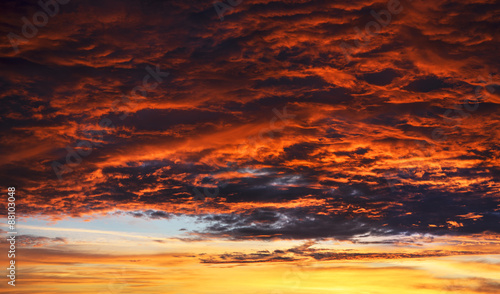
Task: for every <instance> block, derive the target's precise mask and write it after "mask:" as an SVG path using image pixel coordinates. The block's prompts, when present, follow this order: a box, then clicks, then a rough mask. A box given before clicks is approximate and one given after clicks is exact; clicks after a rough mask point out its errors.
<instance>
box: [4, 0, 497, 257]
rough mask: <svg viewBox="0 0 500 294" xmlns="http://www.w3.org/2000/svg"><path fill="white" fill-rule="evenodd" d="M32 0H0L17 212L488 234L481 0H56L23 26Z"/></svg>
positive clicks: (491, 0)
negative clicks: (49, 12)
mask: <svg viewBox="0 0 500 294" xmlns="http://www.w3.org/2000/svg"><path fill="white" fill-rule="evenodd" d="M36 2H37V1H14V0H10V1H2V2H1V4H0V9H1V10H2V11H8V12H9V13H6V14H4V13H2V17H1V25H0V31H1V35H2V36H3V37H2V43H1V44H2V45H1V47H0V89H1V91H0V101H1V103H2V107H1V108H0V112H1V116H0V120H1V124H0V128H1V131H2V135H3V136H2V141H1V143H0V150H1V154H2V157H1V159H0V166H1V171H2V183H3V184H5V185H6V186H16V187H17V190H18V192H17V194H16V195H17V197H18V200H17V201H18V204H19V209H21V212H22V213H24V214H30V215H46V216H50V217H51V218H52V219H60V218H63V217H65V216H85V215H93V214H96V213H108V212H110V213H111V212H113V211H114V210H116V209H120V210H122V211H129V212H130V213H131V214H132V215H134V216H136V217H147V218H153V219H159V218H165V219H168V218H169V217H171V216H172V215H173V214H176V215H197V217H198V219H199V220H200V221H201V222H203V223H206V224H207V227H206V229H205V230H204V231H198V232H193V233H194V234H198V235H200V236H204V237H206V238H228V239H237V240H238V239H321V238H336V239H340V240H348V239H352V238H354V237H356V236H363V235H365V236H366V235H380V236H385V235H391V234H411V233H433V234H437V235H442V234H476V233H483V232H495V233H499V232H500V227H499V226H498V224H499V221H500V211H499V204H500V202H499V197H500V194H499V191H500V182H499V176H500V169H499V155H500V149H499V137H500V136H499V135H500V126H499V122H500V117H499V114H498V113H499V105H500V79H499V75H498V69H499V68H500V61H499V60H498V53H497V48H498V47H499V45H500V44H499V41H498V38H499V36H500V33H499V31H498V27H499V25H500V6H499V5H498V3H497V2H496V1H495V0H468V1H445V0H436V1H420V0H413V1H410V0H401V1H392V0H391V1H364V0H360V1H315V0H311V1H309V0H301V1H267V0H243V1H242V2H241V3H240V4H239V5H236V6H235V7H231V6H227V5H229V4H226V6H222V7H223V8H224V7H225V8H226V9H225V10H224V11H221V10H220V9H222V8H221V7H218V8H216V7H214V4H213V3H212V2H210V1H209V2H205V1H192V0H187V1H160V0H142V1H131V0H130V1H114V0H113V1H104V2H103V1H79V0H71V1H69V2H68V3H66V4H59V5H58V13H55V15H54V16H50V17H49V18H48V20H47V23H46V24H45V25H43V26H39V27H36V29H37V32H36V34H33V32H32V31H30V29H29V26H30V25H27V24H26V22H25V21H23V17H25V20H27V21H28V22H30V23H33V22H36V23H40V22H41V21H42V20H41V19H40V20H33V15H35V14H36V13H37V11H43V10H42V9H41V8H40V6H38V4H37V3H36ZM62 2H64V1H62ZM234 2H237V1H234ZM97 3H99V5H95V4H97ZM224 3H226V2H224ZM227 7H231V9H227ZM51 9H53V8H51ZM217 9H219V11H217ZM391 11H392V12H391ZM221 18H223V20H221ZM31 26H32V25H31ZM33 27H34V26H33ZM10 33H13V34H14V35H15V36H17V37H13V36H14V35H13V34H10ZM26 33H28V35H29V33H31V34H32V35H34V36H32V37H30V38H27V37H26V35H27V34H26ZM13 45H14V46H13ZM13 47H15V48H13ZM15 49H17V50H15ZM3 210H5V207H3ZM138 210H141V211H143V212H144V213H140V212H136V211H138ZM42 241H43V242H45V241H47V240H42ZM42 241H40V242H42ZM36 242H39V241H36ZM310 254H311V256H313V254H319V253H317V252H310ZM286 256H287V255H283V254H271V253H266V254H263V257H262V258H266V259H279V258H288V257H286ZM235 258H238V257H237V256H228V257H227V259H230V260H232V259H235ZM256 258H257V257H256ZM259 258H261V257H260V256H259ZM290 258H293V257H290ZM314 258H316V259H324V258H332V259H333V258H335V256H330V255H329V256H319V255H314ZM212 261H213V262H223V260H221V259H220V258H218V259H217V260H215V261H214V260H212ZM212 261H207V262H212Z"/></svg>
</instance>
